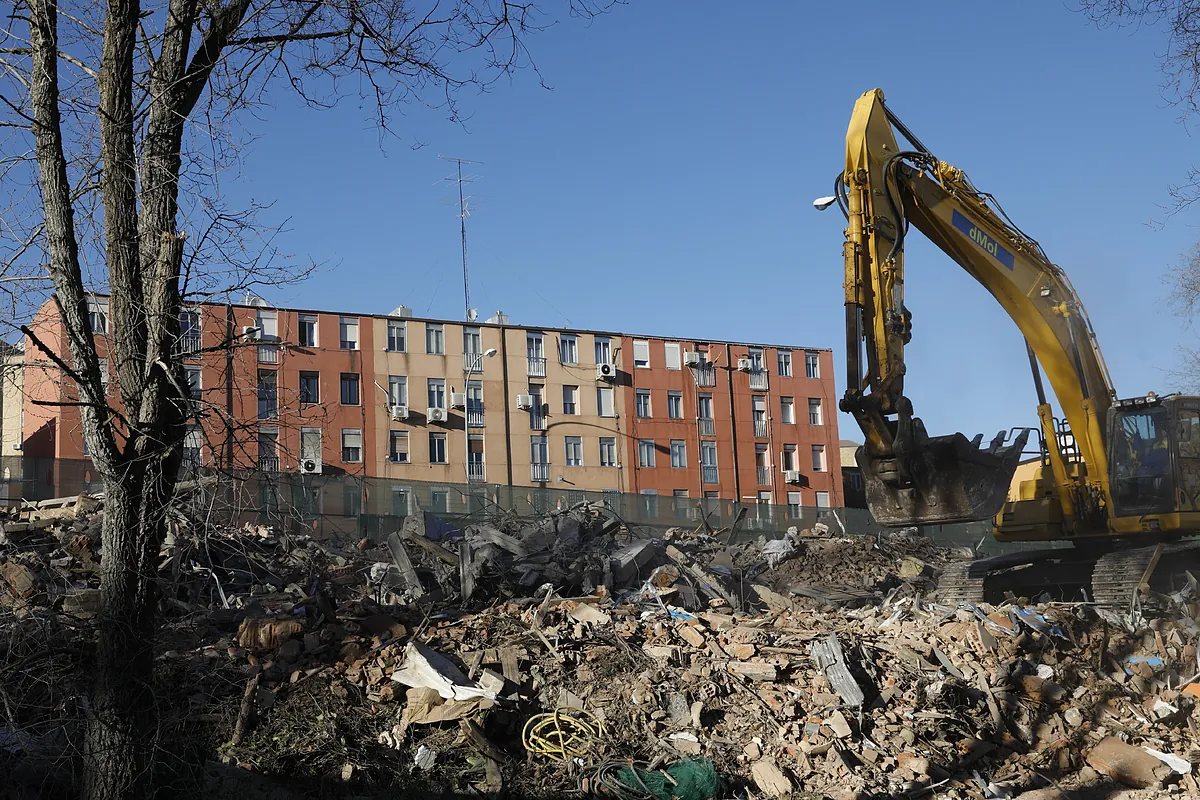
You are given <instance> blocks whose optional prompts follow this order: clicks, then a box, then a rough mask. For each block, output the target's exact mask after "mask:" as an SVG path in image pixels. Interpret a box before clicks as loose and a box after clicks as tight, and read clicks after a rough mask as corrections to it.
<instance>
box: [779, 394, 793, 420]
mask: <svg viewBox="0 0 1200 800" xmlns="http://www.w3.org/2000/svg"><path fill="white" fill-rule="evenodd" d="M779 420H780V422H782V423H783V424H784V425H791V424H793V423H795V422H796V401H795V400H794V399H793V398H791V397H781V398H779Z"/></svg>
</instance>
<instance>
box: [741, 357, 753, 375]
mask: <svg viewBox="0 0 1200 800" xmlns="http://www.w3.org/2000/svg"><path fill="white" fill-rule="evenodd" d="M752 369H754V362H753V361H751V360H750V359H748V358H739V359H738V371H739V372H749V371H750V370H752Z"/></svg>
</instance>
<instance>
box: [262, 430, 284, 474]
mask: <svg viewBox="0 0 1200 800" xmlns="http://www.w3.org/2000/svg"><path fill="white" fill-rule="evenodd" d="M258 468H259V469H260V470H262V471H263V472H278V471H279V431H277V430H275V429H274V428H260V429H259V431H258Z"/></svg>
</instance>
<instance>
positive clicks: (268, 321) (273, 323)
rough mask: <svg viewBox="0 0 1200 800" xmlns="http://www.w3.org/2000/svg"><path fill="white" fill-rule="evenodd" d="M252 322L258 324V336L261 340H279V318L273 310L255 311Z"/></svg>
mask: <svg viewBox="0 0 1200 800" xmlns="http://www.w3.org/2000/svg"><path fill="white" fill-rule="evenodd" d="M254 324H255V325H257V326H258V336H259V339H260V340H261V341H264V342H277V341H279V320H278V318H277V317H276V316H275V312H274V311H259V312H257V313H256V314H255V315H254Z"/></svg>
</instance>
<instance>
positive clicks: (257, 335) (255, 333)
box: [242, 325, 262, 342]
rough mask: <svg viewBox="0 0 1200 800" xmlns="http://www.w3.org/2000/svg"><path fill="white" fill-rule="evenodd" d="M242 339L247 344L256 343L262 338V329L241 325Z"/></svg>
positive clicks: (255, 326)
mask: <svg viewBox="0 0 1200 800" xmlns="http://www.w3.org/2000/svg"><path fill="white" fill-rule="evenodd" d="M242 337H243V338H244V339H245V340H246V341H248V342H257V341H258V340H259V339H261V338H262V328H260V327H258V326H257V325H243V326H242Z"/></svg>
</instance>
